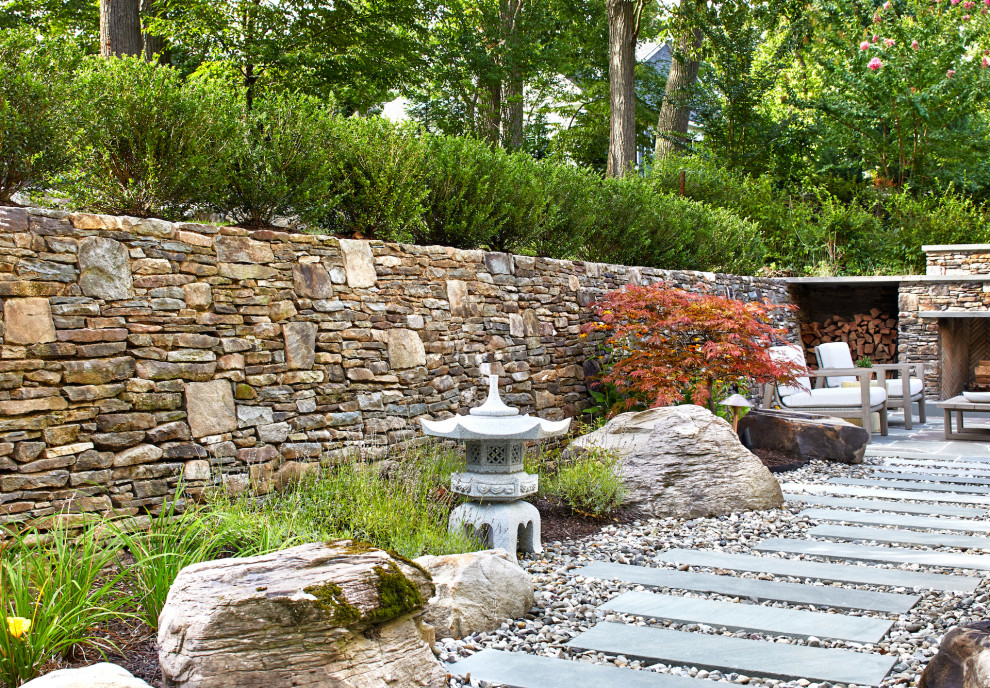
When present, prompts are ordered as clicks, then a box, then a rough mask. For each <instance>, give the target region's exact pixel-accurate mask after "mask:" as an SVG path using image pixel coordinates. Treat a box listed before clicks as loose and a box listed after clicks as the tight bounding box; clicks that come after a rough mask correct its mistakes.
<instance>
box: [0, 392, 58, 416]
mask: <svg viewBox="0 0 990 688" xmlns="http://www.w3.org/2000/svg"><path fill="white" fill-rule="evenodd" d="M68 405H69V402H67V401H66V400H65V399H63V398H62V397H44V398H41V399H11V400H9V401H0V415H5V416H19V415H21V414H24V413H35V412H37V411H60V410H62V409H64V408H67V407H68Z"/></svg>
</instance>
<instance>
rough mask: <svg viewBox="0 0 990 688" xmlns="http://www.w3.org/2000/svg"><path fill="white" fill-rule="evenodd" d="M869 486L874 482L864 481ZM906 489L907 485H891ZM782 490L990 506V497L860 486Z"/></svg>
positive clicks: (800, 485) (799, 486)
mask: <svg viewBox="0 0 990 688" xmlns="http://www.w3.org/2000/svg"><path fill="white" fill-rule="evenodd" d="M834 480H844V478H832V481H834ZM863 482H865V483H868V484H874V483H873V481H870V480H864V481H863ZM889 484H890V485H898V486H900V487H904V486H905V483H889ZM780 487H781V489H783V490H787V491H795V490H796V491H799V492H811V493H818V494H833V495H842V496H845V497H879V498H882V499H911V500H916V501H922V502H953V503H956V504H982V505H990V497H978V496H976V495H968V494H959V493H954V494H950V493H945V492H914V491H911V490H907V489H904V490H888V489H883V488H882V487H880V486H878V487H860V486H859V485H846V484H841V485H840V484H834V483H832V482H831V481H830V483H829V484H824V485H823V484H820V483H816V484H806V483H783V484H781V486H780ZM929 487H930V485H925V486H924V487H923V488H921V489H928V488H929Z"/></svg>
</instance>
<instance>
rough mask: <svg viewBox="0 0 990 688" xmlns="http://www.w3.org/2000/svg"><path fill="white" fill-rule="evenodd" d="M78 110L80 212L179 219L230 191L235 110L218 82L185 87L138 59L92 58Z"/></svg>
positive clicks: (76, 196) (74, 190)
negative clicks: (228, 180) (227, 187)
mask: <svg viewBox="0 0 990 688" xmlns="http://www.w3.org/2000/svg"><path fill="white" fill-rule="evenodd" d="M75 107H76V108H77V110H78V115H79V120H80V122H81V128H80V129H79V130H78V131H77V132H76V135H75V136H74V137H73V147H74V153H75V154H76V156H77V159H78V165H79V169H78V172H77V174H76V175H75V179H74V183H73V184H72V186H71V188H70V192H71V195H72V199H73V202H74V203H75V204H76V205H77V206H79V207H84V208H87V209H90V210H96V211H104V212H112V213H122V214H128V215H137V216H140V217H147V216H152V215H154V216H158V217H163V218H165V219H179V218H181V217H182V215H183V213H184V212H185V211H187V210H189V209H190V208H192V207H194V206H197V205H204V204H206V203H208V202H210V201H213V200H214V199H215V198H216V197H217V194H218V193H220V191H221V189H223V187H224V186H225V185H226V182H227V178H228V174H229V166H230V163H231V160H232V157H233V150H232V149H233V146H234V143H233V142H235V141H236V133H237V120H236V117H235V115H236V112H237V111H238V108H237V103H236V98H235V94H234V93H233V92H232V91H231V90H230V89H228V88H226V87H224V86H222V85H221V84H219V83H218V82H211V81H206V80H199V79H191V80H186V81H184V80H183V79H182V78H181V76H180V75H179V73H178V72H177V71H176V70H174V69H172V68H170V67H159V66H155V65H153V64H150V63H147V62H145V61H144V60H142V59H140V58H122V59H115V60H103V59H97V58H93V59H91V60H90V61H89V62H87V63H86V64H85V65H84V66H83V67H82V68H81V69H80V74H79V77H78V83H77V94H76V102H75Z"/></svg>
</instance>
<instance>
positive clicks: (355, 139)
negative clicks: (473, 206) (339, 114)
mask: <svg viewBox="0 0 990 688" xmlns="http://www.w3.org/2000/svg"><path fill="white" fill-rule="evenodd" d="M333 124H334V126H333V135H334V141H335V142H336V144H337V148H336V150H335V152H334V153H335V154H334V156H333V163H332V167H331V171H330V174H331V175H332V177H333V180H334V193H335V195H336V196H337V200H338V202H337V204H336V205H335V207H334V209H333V210H332V211H330V212H329V213H327V214H326V216H325V217H324V218H323V219H322V220H321V221H320V223H319V224H320V225H321V227H322V228H323V229H326V230H330V231H332V232H337V233H342V234H352V233H355V232H356V233H358V234H360V235H362V236H364V237H367V238H369V239H383V240H385V241H398V242H406V243H410V242H412V241H413V239H414V237H415V235H416V233H417V232H421V231H422V230H423V203H424V199H425V198H426V196H427V194H428V193H429V190H428V189H427V187H426V185H425V184H424V183H423V167H424V164H425V163H424V159H423V158H424V156H425V154H426V147H425V146H424V145H423V142H422V141H421V140H420V139H419V138H418V137H416V136H415V130H414V128H413V127H412V125H400V124H394V123H392V122H390V121H388V120H387V119H383V118H381V117H368V118H362V117H350V118H347V119H343V118H335V119H334V120H333Z"/></svg>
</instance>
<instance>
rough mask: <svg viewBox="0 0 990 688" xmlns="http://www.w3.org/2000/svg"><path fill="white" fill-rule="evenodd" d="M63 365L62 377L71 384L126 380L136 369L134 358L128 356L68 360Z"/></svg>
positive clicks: (96, 383)
mask: <svg viewBox="0 0 990 688" xmlns="http://www.w3.org/2000/svg"><path fill="white" fill-rule="evenodd" d="M62 365H63V367H64V372H63V373H62V379H63V380H64V381H65V382H66V383H67V384H70V385H105V384H107V383H108V382H113V381H115V380H126V379H127V378H129V377H132V376H133V375H134V371H135V364H134V359H133V358H128V357H126V356H121V357H119V358H97V359H91V360H86V361H66V362H65V363H63V364H62ZM97 398H99V397H97Z"/></svg>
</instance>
